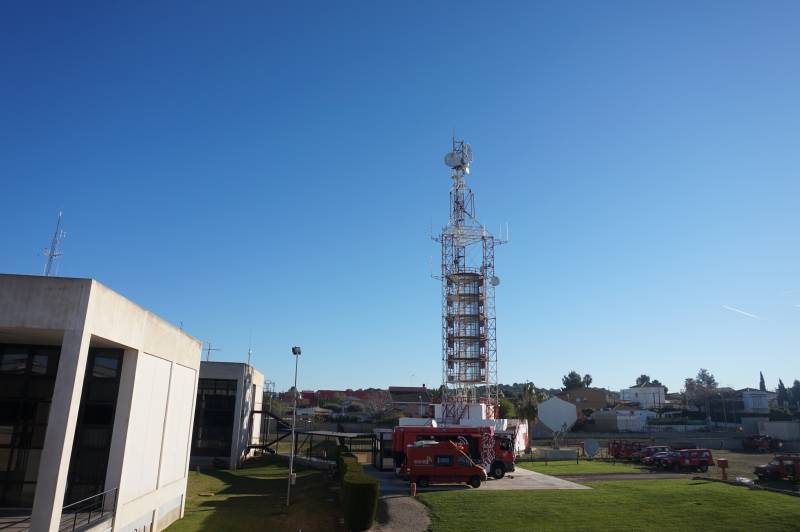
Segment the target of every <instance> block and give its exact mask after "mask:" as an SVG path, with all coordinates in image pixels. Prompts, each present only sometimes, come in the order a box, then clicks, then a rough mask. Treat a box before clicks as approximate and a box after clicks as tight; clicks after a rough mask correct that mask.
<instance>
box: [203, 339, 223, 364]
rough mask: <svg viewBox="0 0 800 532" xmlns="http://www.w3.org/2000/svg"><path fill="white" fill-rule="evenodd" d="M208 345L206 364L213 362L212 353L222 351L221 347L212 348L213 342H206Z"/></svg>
mask: <svg viewBox="0 0 800 532" xmlns="http://www.w3.org/2000/svg"><path fill="white" fill-rule="evenodd" d="M206 344H207V345H208V347H206V362H210V361H211V351H222V348H221V347H214V348H212V347H211V342H206Z"/></svg>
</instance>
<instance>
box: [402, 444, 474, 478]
mask: <svg viewBox="0 0 800 532" xmlns="http://www.w3.org/2000/svg"><path fill="white" fill-rule="evenodd" d="M464 451H465V449H464V446H463V445H459V444H457V443H455V442H452V441H435V440H422V441H418V442H415V443H413V444H411V445H408V446H407V448H406V463H405V465H404V466H403V469H404V475H403V476H404V477H406V478H408V479H409V481H411V482H414V483H416V484H417V486H419V487H420V488H425V487H427V486H430V485H431V484H454V483H465V484H469V485H470V486H472V487H473V488H478V487H480V485H481V482H483V481H484V480H486V470H484V468H483V466H481V465H479V464H476V463H475V462H473V461H472V459H471V458H470V457H469V455H467V453H466V452H464Z"/></svg>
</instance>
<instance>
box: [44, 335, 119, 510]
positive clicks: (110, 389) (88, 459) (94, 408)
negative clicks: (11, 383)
mask: <svg viewBox="0 0 800 532" xmlns="http://www.w3.org/2000/svg"><path fill="white" fill-rule="evenodd" d="M122 357H123V351H122V349H105V348H95V347H93V348H90V349H89V358H88V360H87V363H86V373H85V375H84V379H83V391H82V392H81V407H80V410H79V411H78V424H77V426H76V427H75V440H74V441H73V443H72V459H71V461H70V466H69V479H68V482H67V491H66V493H65V496H64V504H70V503H73V502H75V501H79V500H81V499H85V498H86V497H89V496H91V495H94V494H96V493H100V492H102V491H103V490H104V488H105V480H106V469H107V468H108V452H109V447H110V446H111V435H112V433H113V431H114V413H115V410H116V407H117V394H118V392H119V378H120V368H121V367H122ZM33 437H34V439H35V438H36V435H34V436H33Z"/></svg>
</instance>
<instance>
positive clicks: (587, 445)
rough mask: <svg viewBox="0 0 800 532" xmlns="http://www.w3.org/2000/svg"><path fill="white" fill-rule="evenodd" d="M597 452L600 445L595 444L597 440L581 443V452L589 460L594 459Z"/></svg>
mask: <svg viewBox="0 0 800 532" xmlns="http://www.w3.org/2000/svg"><path fill="white" fill-rule="evenodd" d="M599 450H600V444H599V443H597V440H586V441H585V442H583V452H585V453H586V455H587V456H588V457H589V458H594V457H595V456H596V455H597V452H598V451H599Z"/></svg>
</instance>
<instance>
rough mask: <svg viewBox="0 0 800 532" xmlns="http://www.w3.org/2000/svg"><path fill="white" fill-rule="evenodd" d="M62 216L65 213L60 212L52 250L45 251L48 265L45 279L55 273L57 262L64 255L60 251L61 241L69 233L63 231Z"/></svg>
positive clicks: (51, 243) (45, 269) (45, 270)
mask: <svg viewBox="0 0 800 532" xmlns="http://www.w3.org/2000/svg"><path fill="white" fill-rule="evenodd" d="M62 214H63V212H61V211H59V212H58V221H57V222H56V231H55V233H53V240H52V241H51V242H50V248H49V249H45V250H44V255H45V257H47V264H46V265H45V267H44V275H45V277H49V276H50V274H51V273H55V272H54V271H53V266H54V264H55V260H56V259H57V258H58V257H60V256H62V255H63V253H62V252H60V251H59V250H58V246H59V244H61V239H62V238H64V237H65V236H67V233H65V232H64V231H63V230H62V229H61V216H62Z"/></svg>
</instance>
